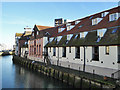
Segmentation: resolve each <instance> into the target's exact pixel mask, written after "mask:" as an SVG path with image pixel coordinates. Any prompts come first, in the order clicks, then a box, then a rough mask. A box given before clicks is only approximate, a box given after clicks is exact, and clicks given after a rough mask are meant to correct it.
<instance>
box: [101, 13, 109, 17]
mask: <svg viewBox="0 0 120 90" xmlns="http://www.w3.org/2000/svg"><path fill="white" fill-rule="evenodd" d="M108 13H109V12H103V13H101V17H105V16H106V15H107V14H108Z"/></svg>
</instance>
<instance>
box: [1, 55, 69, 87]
mask: <svg viewBox="0 0 120 90" xmlns="http://www.w3.org/2000/svg"><path fill="white" fill-rule="evenodd" d="M0 61H2V75H3V78H2V88H67V87H68V86H67V85H66V84H63V83H61V82H60V81H57V80H55V79H52V78H49V77H47V76H45V75H43V74H41V73H36V72H33V71H30V70H28V69H27V68H24V67H21V66H19V65H16V64H13V63H12V56H5V57H2V59H0ZM0 63H1V62H0Z"/></svg>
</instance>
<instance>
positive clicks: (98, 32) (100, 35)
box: [97, 28, 107, 37]
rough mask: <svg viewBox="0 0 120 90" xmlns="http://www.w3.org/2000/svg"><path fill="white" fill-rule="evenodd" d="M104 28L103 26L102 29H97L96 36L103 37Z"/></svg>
mask: <svg viewBox="0 0 120 90" xmlns="http://www.w3.org/2000/svg"><path fill="white" fill-rule="evenodd" d="M106 30H107V29H106V28H104V29H98V30H97V36H99V37H103V36H104V34H105V32H106Z"/></svg>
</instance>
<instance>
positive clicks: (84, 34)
mask: <svg viewBox="0 0 120 90" xmlns="http://www.w3.org/2000/svg"><path fill="white" fill-rule="evenodd" d="M87 33H88V32H81V33H80V38H85V37H86V35H87Z"/></svg>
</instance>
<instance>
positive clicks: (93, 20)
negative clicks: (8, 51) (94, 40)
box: [92, 18, 102, 25]
mask: <svg viewBox="0 0 120 90" xmlns="http://www.w3.org/2000/svg"><path fill="white" fill-rule="evenodd" d="M101 20H102V18H94V19H92V25H96V24H98V23H99V22H100V21H101Z"/></svg>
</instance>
